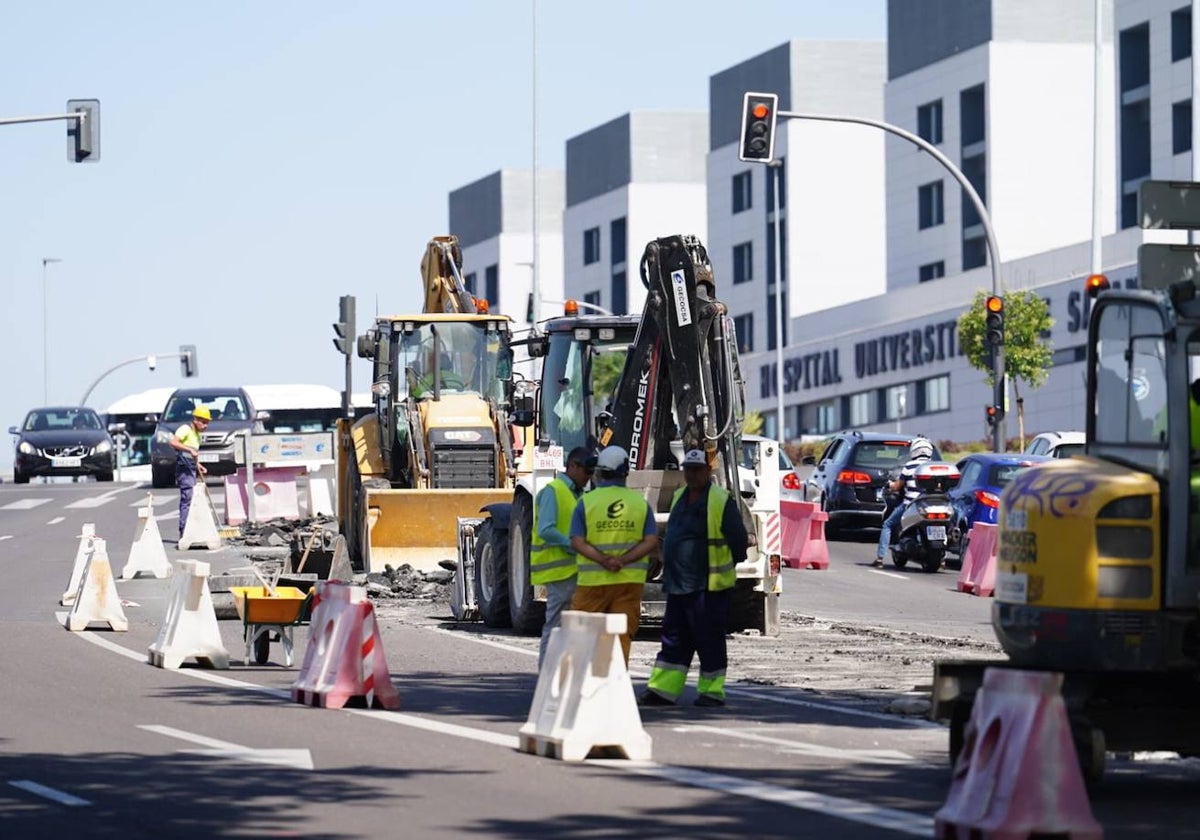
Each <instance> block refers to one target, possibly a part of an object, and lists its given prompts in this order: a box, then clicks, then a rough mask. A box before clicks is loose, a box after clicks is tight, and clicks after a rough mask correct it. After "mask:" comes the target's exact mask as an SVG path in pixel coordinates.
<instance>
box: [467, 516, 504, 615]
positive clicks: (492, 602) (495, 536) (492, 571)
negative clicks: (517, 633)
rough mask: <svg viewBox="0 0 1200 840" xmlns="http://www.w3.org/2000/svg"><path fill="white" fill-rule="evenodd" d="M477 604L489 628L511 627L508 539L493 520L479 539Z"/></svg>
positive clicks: (480, 528) (486, 523) (476, 551)
mask: <svg viewBox="0 0 1200 840" xmlns="http://www.w3.org/2000/svg"><path fill="white" fill-rule="evenodd" d="M475 603H477V604H478V605H479V615H480V616H481V617H482V618H483V623H484V624H486V625H487V626H488V627H508V626H510V625H511V624H512V616H511V615H510V614H509V611H508V535H507V534H502V533H498V532H497V529H496V526H495V523H493V522H492V520H490V519H489V520H487V521H485V522H484V523H483V524H482V525H480V526H479V530H478V531H477V532H476V536H475Z"/></svg>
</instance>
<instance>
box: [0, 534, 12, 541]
mask: <svg viewBox="0 0 1200 840" xmlns="http://www.w3.org/2000/svg"><path fill="white" fill-rule="evenodd" d="M11 539H12V534H5V535H4V536H2V537H0V542H4V541H5V540H11Z"/></svg>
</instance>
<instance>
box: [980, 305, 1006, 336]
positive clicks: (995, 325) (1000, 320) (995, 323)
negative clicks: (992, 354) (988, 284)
mask: <svg viewBox="0 0 1200 840" xmlns="http://www.w3.org/2000/svg"><path fill="white" fill-rule="evenodd" d="M984 309H985V310H986V312H987V343H988V344H990V345H991V346H992V347H999V346H1000V345H1001V344H1003V343H1004V298H1002V297H1000V296H998V295H988V299H987V301H985V303H984Z"/></svg>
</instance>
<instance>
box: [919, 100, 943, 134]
mask: <svg viewBox="0 0 1200 840" xmlns="http://www.w3.org/2000/svg"><path fill="white" fill-rule="evenodd" d="M917 135H918V136H919V137H920V138H921V139H922V140H927V141H929V142H930V143H932V144H933V145H935V146H937V145H939V144H940V143H941V142H942V100H940V99H937V100H934V101H933V102H928V103H926V104H924V105H922V106H920V107H919V108H917Z"/></svg>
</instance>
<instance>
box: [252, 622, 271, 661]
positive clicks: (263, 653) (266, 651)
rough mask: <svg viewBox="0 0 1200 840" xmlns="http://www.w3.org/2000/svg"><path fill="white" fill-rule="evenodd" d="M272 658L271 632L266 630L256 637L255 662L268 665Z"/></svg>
mask: <svg viewBox="0 0 1200 840" xmlns="http://www.w3.org/2000/svg"><path fill="white" fill-rule="evenodd" d="M270 658H271V631H270V630H267V629H266V628H264V629H263V630H262V631H261V632H259V634H258V635H257V636H255V637H254V661H255V662H256V663H257V664H259V665H266V664H267V662H268V661H269V660H270Z"/></svg>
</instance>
